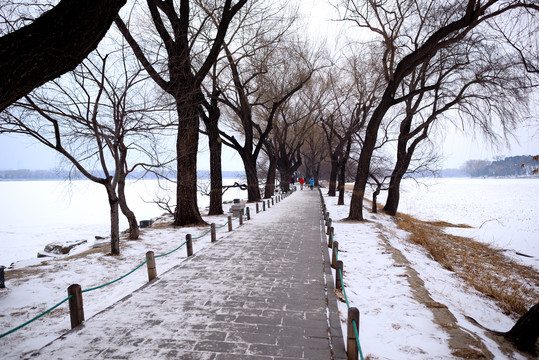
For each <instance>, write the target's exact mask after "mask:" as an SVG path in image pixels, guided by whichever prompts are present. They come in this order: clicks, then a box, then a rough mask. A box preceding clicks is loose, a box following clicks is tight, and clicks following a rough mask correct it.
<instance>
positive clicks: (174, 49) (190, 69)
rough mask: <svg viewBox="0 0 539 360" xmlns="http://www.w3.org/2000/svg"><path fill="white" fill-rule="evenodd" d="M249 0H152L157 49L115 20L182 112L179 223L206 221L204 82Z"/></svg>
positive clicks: (149, 72) (176, 108) (139, 57)
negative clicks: (202, 190)
mask: <svg viewBox="0 0 539 360" xmlns="http://www.w3.org/2000/svg"><path fill="white" fill-rule="evenodd" d="M246 3H247V0H238V1H237V2H236V3H233V1H232V0H225V1H224V3H223V4H217V3H212V4H210V3H209V2H207V3H204V5H205V6H204V8H201V7H197V6H193V4H192V2H191V1H189V0H180V1H179V6H176V4H175V2H174V1H173V0H162V1H161V0H148V1H147V4H148V9H149V12H150V17H151V20H152V22H153V25H154V27H155V30H156V31H157V34H158V37H159V39H160V43H159V44H158V45H157V49H152V48H151V47H148V48H147V49H143V48H142V47H141V45H140V44H141V43H140V42H139V41H137V40H135V37H134V34H132V33H131V30H130V29H128V27H127V26H126V24H125V23H124V22H123V21H122V19H120V18H119V17H118V18H116V20H115V23H116V25H117V26H118V28H119V29H120V32H121V33H122V35H123V36H124V37H125V39H126V40H127V41H128V43H129V45H130V46H131V48H132V49H133V51H134V53H135V55H136V56H137V58H138V60H139V61H140V62H141V64H142V65H143V66H144V68H145V69H146V71H147V72H148V74H150V76H151V78H152V80H153V81H155V83H156V84H157V85H158V86H159V87H161V88H162V89H163V90H164V91H165V92H166V93H168V94H169V95H170V96H172V98H173V99H174V102H175V110H176V113H177V116H178V126H177V140H176V153H177V169H176V170H177V184H176V203H177V205H176V212H175V219H174V225H176V226H182V225H190V224H198V223H203V222H204V221H203V220H202V217H201V216H200V211H199V209H198V203H197V152H198V139H199V134H198V131H199V122H200V116H201V111H202V105H203V99H204V93H203V89H202V83H203V81H204V79H205V78H206V76H207V75H208V73H209V72H210V71H211V69H212V67H213V66H214V63H215V61H216V60H217V58H218V56H219V53H220V52H221V48H222V46H223V44H224V42H225V38H226V33H227V30H228V27H229V25H230V23H231V21H232V19H233V18H234V16H235V15H236V14H237V13H238V12H239V11H240V9H241V8H242V7H243V6H244V5H245V4H246ZM210 5H212V6H211V7H210ZM212 18H217V19H219V20H218V22H217V25H216V26H213V25H214V22H213V21H212ZM205 33H212V34H213V36H212V41H211V42H210V43H208V42H207V41H206V40H207V38H208V37H207V36H201V34H205ZM142 35H143V34H141V36H142ZM145 35H148V34H145ZM199 36H200V37H199ZM150 37H151V34H150ZM201 39H202V41H199V40H201ZM163 49H164V51H163ZM150 56H156V57H158V58H159V59H160V60H161V61H162V66H161V68H158V67H155V66H154V64H153V62H152V61H150V60H149V57H150Z"/></svg>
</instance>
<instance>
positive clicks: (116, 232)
mask: <svg viewBox="0 0 539 360" xmlns="http://www.w3.org/2000/svg"><path fill="white" fill-rule="evenodd" d="M105 188H106V189H107V196H108V199H109V206H110V253H111V255H120V212H119V211H118V197H117V196H116V193H115V192H114V189H113V188H112V185H111V184H110V183H109V184H106V185H105Z"/></svg>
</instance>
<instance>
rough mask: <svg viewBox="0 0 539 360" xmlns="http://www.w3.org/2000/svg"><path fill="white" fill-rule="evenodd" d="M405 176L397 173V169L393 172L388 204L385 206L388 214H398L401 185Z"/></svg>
mask: <svg viewBox="0 0 539 360" xmlns="http://www.w3.org/2000/svg"><path fill="white" fill-rule="evenodd" d="M403 176H404V174H399V173H396V172H395V170H394V171H393V174H391V180H390V181H389V189H388V192H387V199H386V204H385V206H384V212H385V213H386V214H388V215H392V216H395V215H397V209H398V207H399V200H400V185H401V180H402V177H403Z"/></svg>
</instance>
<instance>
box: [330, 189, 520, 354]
mask: <svg viewBox="0 0 539 360" xmlns="http://www.w3.org/2000/svg"><path fill="white" fill-rule="evenodd" d="M325 201H326V206H327V211H329V212H330V216H331V218H332V219H333V222H332V225H333V227H334V229H335V236H334V239H335V240H336V241H338V242H339V259H340V260H342V261H343V263H344V283H345V288H346V294H347V296H348V300H349V303H350V306H354V307H357V308H358V309H359V311H360V314H361V315H360V316H361V317H360V341H361V346H362V349H363V354H364V356H365V357H367V356H369V359H434V358H435V359H454V358H456V357H454V356H453V355H451V349H450V348H449V346H448V335H447V334H446V332H445V331H444V330H443V329H442V328H441V327H440V326H439V325H436V324H435V323H434V318H433V315H432V313H431V311H430V310H429V309H428V308H427V307H426V306H425V305H423V304H421V303H419V302H418V301H416V300H415V299H414V296H413V291H412V288H411V286H410V284H409V283H408V280H407V275H406V274H405V268H404V267H403V266H402V264H399V263H397V262H396V261H395V260H394V259H393V257H392V255H391V253H390V251H388V249H387V247H386V246H385V243H384V240H383V239H387V241H388V242H389V245H390V246H391V247H394V248H396V249H398V250H399V251H400V252H402V254H403V255H404V256H405V257H406V259H407V260H408V261H409V262H410V263H411V266H412V268H413V269H415V271H417V272H418V274H419V277H420V278H421V279H422V280H423V281H424V282H425V288H426V289H427V290H428V292H429V293H430V296H431V297H432V299H433V300H434V301H436V302H439V303H441V304H444V305H446V306H447V308H448V310H449V311H451V313H452V314H453V315H454V316H455V317H456V318H457V324H458V325H459V326H460V327H462V328H464V329H465V330H466V331H468V332H470V333H475V334H477V335H478V336H479V337H480V338H481V341H482V342H483V343H484V344H485V345H486V347H487V349H488V350H489V351H490V352H491V353H492V354H493V355H494V358H495V359H505V358H507V355H504V354H503V353H502V352H501V351H500V350H499V349H498V345H497V344H496V343H495V342H494V341H493V340H491V339H490V338H489V337H487V336H486V334H485V332H484V330H482V329H480V328H479V327H477V326H476V325H474V324H472V323H471V322H469V321H468V320H467V319H466V318H465V315H467V316H470V317H472V318H474V319H476V320H477V321H478V322H479V323H481V324H482V325H484V326H485V327H487V328H491V329H494V330H500V331H507V330H509V329H510V328H511V327H512V326H513V324H514V321H515V320H514V319H512V318H509V317H507V316H505V315H503V314H502V312H501V310H500V309H499V308H498V306H497V305H496V304H495V302H494V301H492V300H491V299H488V298H486V297H485V296H482V295H481V294H479V293H478V292H477V291H475V290H473V289H470V288H467V287H466V286H465V285H463V284H462V283H461V281H460V280H459V279H458V278H457V277H456V276H455V275H454V274H453V273H452V272H450V271H447V270H445V269H443V268H442V267H441V266H440V265H439V264H438V263H437V262H435V261H434V260H432V259H431V258H430V256H429V255H428V254H427V253H426V251H425V250H424V249H422V248H420V247H419V246H417V245H414V244H412V243H411V242H409V241H408V233H406V232H405V231H402V230H400V229H398V228H397V225H396V224H395V222H394V221H393V220H392V218H391V217H389V216H387V215H384V214H371V213H370V212H368V210H367V209H365V210H364V216H365V218H366V220H368V221H367V222H364V223H359V224H358V223H351V222H347V221H343V219H345V218H346V217H347V216H348V211H349V207H348V206H347V205H349V203H350V202H349V201H350V193H347V197H346V200H345V203H346V204H347V205H345V206H337V205H336V203H337V198H336V197H327V196H325ZM442 220H445V219H442ZM333 275H334V277H335V276H336V274H335V271H334V270H333ZM339 311H340V313H341V321H342V328H343V334H344V333H345V332H346V314H347V305H346V304H345V303H343V302H339ZM514 358H515V359H520V358H524V357H520V356H519V355H515V357H514Z"/></svg>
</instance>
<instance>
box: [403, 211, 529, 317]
mask: <svg viewBox="0 0 539 360" xmlns="http://www.w3.org/2000/svg"><path fill="white" fill-rule="evenodd" d="M396 219H397V224H398V226H399V228H401V229H403V230H406V231H407V232H409V233H410V234H411V235H410V240H412V241H413V242H414V243H416V244H419V245H421V246H422V247H424V248H425V249H426V250H427V251H428V252H429V253H430V254H431V255H432V257H433V258H434V260H436V261H437V262H439V263H440V264H441V265H442V266H443V267H444V268H446V269H448V270H450V271H453V272H455V273H456V274H457V275H458V276H459V277H460V278H462V279H463V280H464V281H465V282H466V283H468V284H469V285H471V286H473V287H474V288H475V289H477V290H478V291H480V292H482V293H483V294H485V295H487V296H489V297H492V298H494V299H495V300H496V301H497V302H498V304H499V305H500V307H501V308H502V309H503V311H504V312H505V313H506V314H517V315H519V316H521V315H523V314H524V313H525V312H526V311H527V310H528V309H529V308H530V307H531V306H533V305H534V304H535V303H536V302H537V299H539V291H538V289H539V273H538V272H537V271H536V270H535V269H533V268H531V267H529V266H524V265H520V264H518V263H516V262H514V261H512V260H511V259H509V258H508V257H507V256H505V255H504V253H503V251H502V250H499V249H494V248H492V247H490V246H488V245H486V244H482V243H478V242H476V241H474V240H472V239H470V238H465V237H460V236H454V235H449V234H446V233H445V232H444V228H446V227H469V226H468V225H463V224H460V225H455V224H451V223H447V222H441V221H436V222H427V221H421V220H418V219H415V218H413V217H411V216H409V215H405V214H400V213H399V214H398V215H397V217H396Z"/></svg>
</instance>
